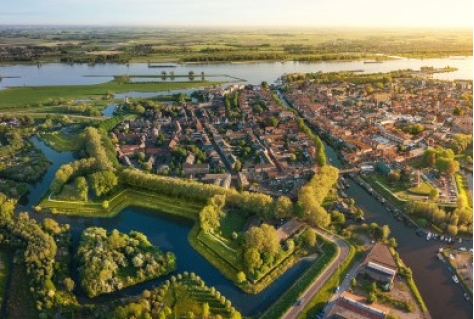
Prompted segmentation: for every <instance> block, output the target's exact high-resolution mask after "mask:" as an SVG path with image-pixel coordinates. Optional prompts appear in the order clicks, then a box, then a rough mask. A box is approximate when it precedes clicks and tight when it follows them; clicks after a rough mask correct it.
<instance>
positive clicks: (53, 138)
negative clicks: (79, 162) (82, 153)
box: [39, 132, 82, 152]
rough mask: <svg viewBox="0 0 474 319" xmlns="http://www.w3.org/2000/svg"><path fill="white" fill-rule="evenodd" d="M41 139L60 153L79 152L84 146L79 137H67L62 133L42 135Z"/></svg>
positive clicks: (40, 135)
mask: <svg viewBox="0 0 474 319" xmlns="http://www.w3.org/2000/svg"><path fill="white" fill-rule="evenodd" d="M39 138H40V139H41V140H43V141H44V142H45V143H46V144H47V145H49V146H50V147H51V148H53V149H54V150H56V151H58V152H73V151H77V150H78V149H79V148H80V147H81V145H82V142H81V138H80V136H79V135H73V136H66V135H64V134H63V133H61V132H52V133H40V134H39Z"/></svg>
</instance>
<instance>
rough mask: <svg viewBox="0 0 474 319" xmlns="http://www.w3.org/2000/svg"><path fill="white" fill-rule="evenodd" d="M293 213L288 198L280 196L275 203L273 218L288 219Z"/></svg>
mask: <svg viewBox="0 0 474 319" xmlns="http://www.w3.org/2000/svg"><path fill="white" fill-rule="evenodd" d="M292 213H293V203H292V202H291V199H290V198H289V197H288V196H280V197H278V199H277V200H276V202H275V217H276V218H284V217H289V216H291V215H292Z"/></svg>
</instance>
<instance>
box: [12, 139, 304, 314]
mask: <svg viewBox="0 0 474 319" xmlns="http://www.w3.org/2000/svg"><path fill="white" fill-rule="evenodd" d="M31 141H32V142H33V143H34V144H35V146H36V147H38V148H39V149H41V150H42V151H43V153H44V154H45V155H46V156H47V158H48V159H49V160H50V161H51V162H52V164H51V166H50V167H49V168H48V170H47V172H46V174H45V175H44V176H43V178H42V179H41V181H39V182H38V183H36V184H35V185H32V186H30V193H29V194H28V197H27V198H25V199H24V200H23V201H22V202H21V203H20V204H19V205H18V207H17V211H28V212H29V213H30V216H31V217H33V218H35V219H36V220H43V219H44V218H46V217H50V218H53V219H55V220H56V221H58V222H60V223H67V224H69V225H71V231H72V235H73V243H72V247H73V252H74V253H75V252H76V251H77V247H78V245H79V240H80V236H81V233H82V231H83V230H84V229H85V228H87V227H92V226H95V227H103V228H105V229H107V230H112V229H117V230H119V231H121V232H126V233H128V232H130V231H131V230H136V231H139V232H142V233H144V234H145V235H146V236H147V237H148V239H149V240H150V242H151V243H153V244H154V245H157V246H159V247H160V248H162V249H163V250H165V251H172V252H173V253H175V255H176V257H177V265H178V268H177V271H176V272H175V273H174V274H176V273H181V272H184V271H188V272H194V273H196V274H197V275H198V276H200V277H201V278H202V279H203V280H204V281H205V282H206V284H207V285H208V286H213V287H215V288H216V289H217V290H218V291H220V292H221V293H222V294H223V295H225V296H226V297H227V298H229V299H230V300H231V301H232V304H233V306H234V307H236V308H237V309H239V311H241V312H242V314H244V315H246V316H250V315H252V316H254V315H256V316H258V314H259V313H261V312H263V311H264V310H265V309H266V308H268V306H270V305H271V304H272V303H274V302H275V301H276V300H277V298H278V297H279V296H280V295H281V294H282V293H283V292H284V291H286V290H287V289H288V287H289V286H291V285H292V284H293V283H294V282H295V280H296V279H297V278H298V277H299V276H300V275H301V273H302V272H303V271H304V270H305V269H307V268H308V266H309V265H310V264H311V261H309V260H302V261H300V262H298V263H297V264H296V265H295V266H293V267H292V268H291V269H289V270H288V271H286V272H285V273H284V275H283V276H281V277H280V278H278V279H277V280H276V281H275V282H274V283H273V284H272V285H270V286H269V287H268V288H267V289H265V290H264V291H262V292H261V293H259V294H258V295H248V294H246V293H244V292H242V291H241V290H240V289H238V288H237V287H235V285H234V284H233V283H232V282H231V281H230V280H228V279H226V278H225V277H224V276H222V275H221V274H220V273H219V271H218V270H217V269H216V268H214V267H213V266H212V265H211V264H210V263H209V262H208V261H207V260H206V259H205V258H204V257H202V256H201V255H200V254H199V253H197V252H196V251H195V250H194V249H193V248H192V247H191V246H190V244H189V242H188V239H187V235H188V233H189V231H190V230H191V227H192V225H193V224H192V222H190V221H189V220H187V219H183V218H177V217H175V216H172V215H169V214H166V213H162V212H159V211H156V210H149V209H143V208H138V207H128V208H126V209H124V210H123V211H122V212H120V213H119V214H118V215H117V216H115V217H112V218H84V217H74V216H67V215H51V214H46V213H36V212H34V211H33V210H32V208H33V206H34V205H36V204H37V203H38V202H39V201H40V200H41V198H42V197H43V196H45V195H46V194H47V192H48V189H49V186H50V184H51V182H52V180H53V178H54V174H55V172H56V171H57V170H58V169H59V167H60V166H61V165H62V164H65V163H68V162H71V161H72V160H73V159H74V158H73V155H72V153H70V152H56V151H55V150H53V149H51V148H50V147H49V146H48V145H46V144H45V143H44V142H42V141H41V140H39V139H38V138H36V137H33V138H32V139H31ZM72 269H73V270H74V271H73V276H72V277H73V279H74V281H75V282H76V283H77V285H76V291H75V293H76V294H77V295H78V296H79V300H80V301H81V302H82V303H96V304H100V303H103V302H106V301H107V300H110V299H116V298H121V297H124V296H130V295H138V294H140V293H141V292H142V291H143V290H144V289H152V288H153V287H157V286H159V285H160V284H161V283H162V282H163V281H165V280H166V279H169V277H170V276H171V275H170V276H168V277H164V278H162V279H156V280H151V281H148V282H146V283H143V284H138V285H135V286H133V287H129V288H126V289H123V290H121V291H120V292H117V293H113V294H108V295H105V296H99V297H97V298H93V299H89V298H87V297H86V296H85V294H84V292H83V291H82V290H81V289H80V288H79V284H78V283H79V280H78V272H77V265H76V264H73V267H72Z"/></svg>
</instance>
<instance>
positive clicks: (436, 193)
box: [430, 188, 439, 200]
mask: <svg viewBox="0 0 474 319" xmlns="http://www.w3.org/2000/svg"><path fill="white" fill-rule="evenodd" d="M438 197H439V190H438V189H437V188H433V189H431V191H430V199H431V200H436V199H438Z"/></svg>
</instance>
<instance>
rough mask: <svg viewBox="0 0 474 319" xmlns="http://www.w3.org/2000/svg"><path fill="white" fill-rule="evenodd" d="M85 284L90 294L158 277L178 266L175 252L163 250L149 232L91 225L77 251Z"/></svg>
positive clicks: (98, 293) (118, 288)
mask: <svg viewBox="0 0 474 319" xmlns="http://www.w3.org/2000/svg"><path fill="white" fill-rule="evenodd" d="M77 258H78V260H79V265H80V266H79V276H80V281H81V286H82V288H83V289H84V291H85V292H86V294H87V296H89V297H91V298H92V297H96V296H98V295H101V294H105V293H110V292H113V291H117V290H120V289H122V288H125V287H128V286H132V285H135V284H137V283H141V282H144V281H146V280H150V279H155V278H158V277H160V276H163V275H166V274H168V273H170V272H171V271H173V270H175V269H176V258H175V256H174V254H173V253H171V252H168V253H164V252H162V251H161V250H160V249H159V248H158V247H156V246H153V245H152V244H151V243H150V242H149V241H148V239H147V237H146V236H145V235H143V234H142V233H140V232H136V231H131V232H130V233H129V234H128V235H127V234H124V233H121V232H119V231H118V230H115V229H114V230H113V231H111V232H107V231H106V230H105V229H103V228H99V227H90V228H87V229H86V230H84V232H83V234H82V237H81V243H80V245H79V249H78V252H77Z"/></svg>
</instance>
